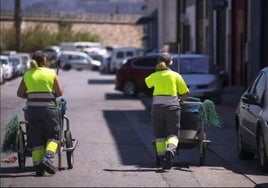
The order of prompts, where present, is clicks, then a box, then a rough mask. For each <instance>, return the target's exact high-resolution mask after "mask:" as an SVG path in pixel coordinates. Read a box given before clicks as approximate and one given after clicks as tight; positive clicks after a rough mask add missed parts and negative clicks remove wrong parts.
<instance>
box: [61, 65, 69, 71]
mask: <svg viewBox="0 0 268 188" xmlns="http://www.w3.org/2000/svg"><path fill="white" fill-rule="evenodd" d="M62 69H63V70H70V69H71V65H69V64H66V65H64V66H63V68H62Z"/></svg>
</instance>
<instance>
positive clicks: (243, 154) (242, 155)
mask: <svg viewBox="0 0 268 188" xmlns="http://www.w3.org/2000/svg"><path fill="white" fill-rule="evenodd" d="M236 140H237V154H238V158H239V159H240V160H252V159H254V153H252V152H248V151H246V150H245V149H244V146H243V141H242V136H241V132H240V127H239V126H238V128H237V138H236Z"/></svg>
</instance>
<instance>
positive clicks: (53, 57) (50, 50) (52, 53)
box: [42, 45, 61, 67]
mask: <svg viewBox="0 0 268 188" xmlns="http://www.w3.org/2000/svg"><path fill="white" fill-rule="evenodd" d="M42 51H43V52H44V53H45V54H46V55H47V60H48V61H49V62H50V67H56V62H57V61H58V59H59V57H60V52H61V51H60V46H56V45H52V46H47V47H45V48H44V49H43V50H42Z"/></svg>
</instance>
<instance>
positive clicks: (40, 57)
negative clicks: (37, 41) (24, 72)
mask: <svg viewBox="0 0 268 188" xmlns="http://www.w3.org/2000/svg"><path fill="white" fill-rule="evenodd" d="M45 57H46V54H45V53H44V52H42V51H40V50H38V51H35V52H34V53H33V56H32V59H33V60H35V61H36V62H37V64H38V66H39V67H41V66H44V65H45V62H44V58H45Z"/></svg>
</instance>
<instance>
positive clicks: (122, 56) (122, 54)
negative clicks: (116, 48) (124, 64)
mask: <svg viewBox="0 0 268 188" xmlns="http://www.w3.org/2000/svg"><path fill="white" fill-rule="evenodd" d="M124 57H125V56H124V52H117V53H116V58H118V59H123V58H124Z"/></svg>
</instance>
